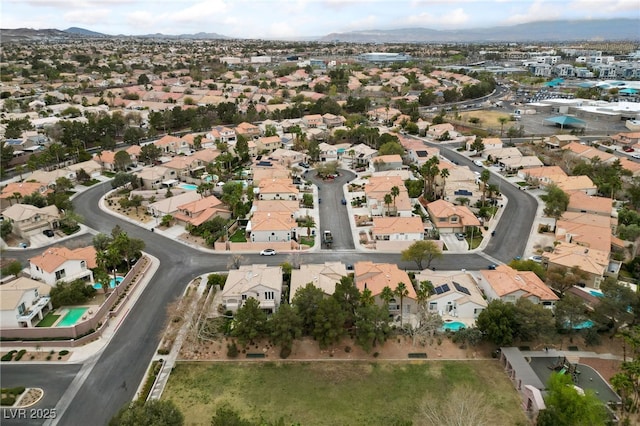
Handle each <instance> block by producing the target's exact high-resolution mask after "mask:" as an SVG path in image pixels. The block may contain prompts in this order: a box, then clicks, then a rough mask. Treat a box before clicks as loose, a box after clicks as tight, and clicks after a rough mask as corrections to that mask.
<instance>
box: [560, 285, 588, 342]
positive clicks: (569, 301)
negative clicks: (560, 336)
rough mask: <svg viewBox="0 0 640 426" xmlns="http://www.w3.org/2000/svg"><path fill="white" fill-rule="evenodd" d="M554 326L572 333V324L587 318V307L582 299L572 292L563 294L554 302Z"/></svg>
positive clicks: (574, 324)
mask: <svg viewBox="0 0 640 426" xmlns="http://www.w3.org/2000/svg"><path fill="white" fill-rule="evenodd" d="M555 317H556V328H557V329H558V330H564V331H568V332H569V333H572V332H573V330H574V328H573V327H574V326H576V325H578V324H581V323H583V322H585V321H586V320H588V319H589V317H588V316H587V307H586V306H585V304H584V302H583V301H582V299H580V298H579V297H578V296H574V295H573V294H570V293H569V294H565V295H564V296H563V297H562V298H561V299H560V300H558V301H557V302H556V306H555Z"/></svg>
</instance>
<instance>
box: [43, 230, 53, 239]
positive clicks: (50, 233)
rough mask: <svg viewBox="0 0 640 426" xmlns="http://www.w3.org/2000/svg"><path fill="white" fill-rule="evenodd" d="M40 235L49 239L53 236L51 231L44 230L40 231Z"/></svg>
mask: <svg viewBox="0 0 640 426" xmlns="http://www.w3.org/2000/svg"><path fill="white" fill-rule="evenodd" d="M42 233H43V234H44V235H46V236H47V237H49V238H53V236H54V235H55V234H54V233H53V231H52V230H51V229H45V230H44V231H42Z"/></svg>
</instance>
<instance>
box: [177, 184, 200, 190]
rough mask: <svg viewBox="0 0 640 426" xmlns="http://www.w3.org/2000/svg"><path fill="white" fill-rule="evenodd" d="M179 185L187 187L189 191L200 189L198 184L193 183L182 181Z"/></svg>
mask: <svg viewBox="0 0 640 426" xmlns="http://www.w3.org/2000/svg"><path fill="white" fill-rule="evenodd" d="M178 186H179V187H180V188H182V189H186V190H187V191H195V190H196V189H198V185H193V184H191V183H181V184H180V185H178Z"/></svg>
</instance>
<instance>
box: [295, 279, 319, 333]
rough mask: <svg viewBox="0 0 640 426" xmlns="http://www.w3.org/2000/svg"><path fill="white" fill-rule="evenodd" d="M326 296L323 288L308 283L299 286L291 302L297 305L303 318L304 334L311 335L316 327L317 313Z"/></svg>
mask: <svg viewBox="0 0 640 426" xmlns="http://www.w3.org/2000/svg"><path fill="white" fill-rule="evenodd" d="M323 298H324V293H323V292H322V290H321V289H319V288H318V287H316V286H314V285H313V284H312V283H308V284H307V285H305V286H304V287H301V288H299V289H298V290H297V291H296V294H294V295H293V299H292V301H291V304H292V305H293V306H295V308H296V309H297V311H298V314H299V315H300V318H301V319H302V332H303V333H304V335H307V336H308V335H311V333H312V332H313V330H314V328H315V313H316V310H317V309H318V306H320V302H321V301H322V299H323Z"/></svg>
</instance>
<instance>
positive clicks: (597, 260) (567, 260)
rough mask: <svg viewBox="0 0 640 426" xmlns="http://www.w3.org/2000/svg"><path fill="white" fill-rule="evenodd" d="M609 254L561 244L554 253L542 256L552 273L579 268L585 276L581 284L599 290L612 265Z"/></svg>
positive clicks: (554, 249)
mask: <svg viewBox="0 0 640 426" xmlns="http://www.w3.org/2000/svg"><path fill="white" fill-rule="evenodd" d="M609 253H610V251H608V250H607V251H602V250H597V249H594V248H589V247H584V246H581V245H578V244H575V243H568V242H561V243H560V244H557V245H556V246H555V247H554V248H553V252H551V253H544V254H543V255H542V264H543V266H545V267H546V268H547V270H550V271H551V270H554V269H571V268H573V267H578V268H579V269H580V270H581V271H582V272H583V273H584V275H585V278H584V281H583V282H582V283H581V284H583V285H585V286H587V287H591V288H596V289H597V288H600V283H602V281H603V280H604V277H605V275H607V274H608V270H609V269H608V268H609V267H610V264H611V262H610V261H609ZM615 268H616V267H614V271H615Z"/></svg>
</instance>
